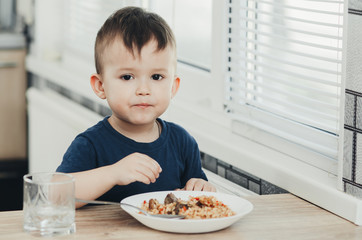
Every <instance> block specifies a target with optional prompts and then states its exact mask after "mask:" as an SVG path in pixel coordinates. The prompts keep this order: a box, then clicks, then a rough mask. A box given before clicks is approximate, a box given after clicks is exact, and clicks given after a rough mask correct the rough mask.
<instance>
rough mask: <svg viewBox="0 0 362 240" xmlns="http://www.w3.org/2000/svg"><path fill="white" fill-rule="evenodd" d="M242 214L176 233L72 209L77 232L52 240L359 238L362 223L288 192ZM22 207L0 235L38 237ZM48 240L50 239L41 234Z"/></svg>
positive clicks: (0, 225) (2, 219)
mask: <svg viewBox="0 0 362 240" xmlns="http://www.w3.org/2000/svg"><path fill="white" fill-rule="evenodd" d="M246 199H248V200H249V201H250V202H252V203H253V205H254V210H253V211H252V212H251V213H249V214H248V215H247V216H245V217H244V218H242V219H241V220H239V221H238V222H236V223H235V224H233V225H232V226H230V227H229V228H226V229H224V230H220V231H217V232H212V233H203V234H175V233H166V232H160V231H156V230H153V229H149V228H147V227H145V226H144V225H142V224H141V223H139V222H138V221H136V220H135V219H133V218H132V217H131V216H130V215H128V214H127V213H126V212H124V211H123V210H122V209H121V208H120V207H117V206H110V205H107V206H89V207H84V208H81V209H79V210H77V212H76V225H77V232H76V233H75V234H72V235H68V236H58V237H55V239H77V240H93V239H94V240H99V239H143V240H152V239H157V240H162V239H182V240H185V239H187V240H191V239H198V240H199V239H208V240H210V239H228V240H229V239H238V240H242V239H258V240H265V239H278V240H282V239H288V240H297V239H303V240H304V239H318V240H323V239H338V240H347V239H362V227H359V226H356V225H354V224H353V223H351V222H348V221H346V220H344V219H342V218H340V217H338V216H336V215H334V214H332V213H330V212H328V211H325V210H323V209H321V208H319V207H317V206H315V205H312V204H310V203H308V202H306V201H304V200H302V199H300V198H298V197H296V196H294V195H291V194H278V195H263V196H250V197H246ZM22 224H23V213H22V211H9V212H0V239H6V240H13V239H14V240H19V239H21V240H25V239H38V240H39V239H41V238H40V237H35V236H32V235H30V234H28V233H25V232H23V229H22ZM44 239H49V238H47V237H46V238H44Z"/></svg>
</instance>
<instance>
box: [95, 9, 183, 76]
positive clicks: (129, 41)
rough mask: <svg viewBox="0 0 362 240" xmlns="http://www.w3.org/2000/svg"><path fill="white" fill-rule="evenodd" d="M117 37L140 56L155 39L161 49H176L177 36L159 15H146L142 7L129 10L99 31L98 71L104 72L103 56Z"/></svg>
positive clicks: (116, 14)
mask: <svg viewBox="0 0 362 240" xmlns="http://www.w3.org/2000/svg"><path fill="white" fill-rule="evenodd" d="M117 37H120V39H122V40H123V44H124V45H125V47H126V48H127V49H128V50H129V51H130V52H132V53H133V54H134V49H136V50H137V53H138V54H139V53H140V52H141V49H142V47H143V46H144V45H145V44H146V43H148V42H149V41H150V40H151V39H153V38H154V39H155V40H156V41H157V43H158V46H157V50H163V49H165V48H166V47H167V46H169V45H170V46H171V47H173V48H175V49H176V41H175V37H174V35H173V33H172V30H171V28H170V27H169V26H168V24H167V23H166V21H165V20H163V19H162V18H161V17H160V16H159V15H157V14H155V13H150V12H146V11H144V10H143V9H141V8H138V7H125V8H122V9H120V10H118V11H116V12H115V13H114V14H112V15H111V16H110V17H109V18H108V19H107V20H106V21H105V23H104V24H103V26H102V27H101V29H100V30H99V31H98V34H97V38H96V42H95V49H94V56H95V65H96V71H97V73H98V74H101V72H102V64H101V62H102V54H103V53H104V50H105V48H106V47H107V46H109V45H110V44H111V43H112V42H113V41H114V40H115V39H116V38H117Z"/></svg>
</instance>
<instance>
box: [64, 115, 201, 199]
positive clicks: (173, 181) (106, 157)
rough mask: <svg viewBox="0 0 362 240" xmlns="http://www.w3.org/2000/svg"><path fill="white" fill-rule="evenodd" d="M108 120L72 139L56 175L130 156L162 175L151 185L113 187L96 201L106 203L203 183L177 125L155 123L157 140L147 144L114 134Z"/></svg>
mask: <svg viewBox="0 0 362 240" xmlns="http://www.w3.org/2000/svg"><path fill="white" fill-rule="evenodd" d="M108 118H109V117H106V118H104V119H103V120H102V121H100V122H98V123H97V124H96V125H94V126H93V127H91V128H89V129H87V130H86V131H85V132H83V133H81V134H79V135H78V136H77V137H76V138H75V139H74V141H73V142H72V143H71V145H70V146H69V148H68V150H67V152H66V153H65V154H64V157H63V161H62V163H61V165H60V166H59V167H58V168H57V172H65V173H72V172H81V171H86V170H90V169H94V168H98V167H102V166H106V165H110V164H113V163H116V162H118V161H119V160H121V159H122V158H124V157H126V156H128V155H129V154H132V153H134V152H139V153H143V154H146V155H148V156H150V157H151V158H153V159H154V160H156V161H157V162H158V163H159V164H160V166H161V168H162V172H161V173H160V176H159V178H157V179H156V182H155V183H150V184H144V183H141V182H133V183H131V184H129V185H125V186H118V185H117V186H114V187H113V188H112V189H111V190H109V191H108V192H107V193H105V194H104V195H103V196H101V197H100V198H99V199H102V200H109V201H120V200H122V199H123V198H125V197H128V196H131V195H134V194H139V193H145V192H151V191H167V190H174V189H176V188H183V187H184V186H185V184H186V182H187V181H188V180H189V179H190V178H202V179H204V180H207V178H206V175H205V173H204V172H203V171H202V169H201V162H200V152H199V148H198V145H197V143H196V141H195V139H194V138H193V137H192V136H191V135H190V134H189V133H188V132H187V131H186V130H185V129H183V128H182V127H180V126H179V125H177V124H174V123H171V122H167V121H164V120H161V119H157V121H159V123H161V126H162V132H161V135H160V137H159V138H158V139H157V140H155V141H154V142H151V143H140V142H136V141H134V140H132V139H130V138H127V137H125V136H123V135H122V134H120V133H119V132H117V131H116V130H115V129H114V128H113V127H112V126H111V125H110V124H109V122H108ZM99 181H102V179H99Z"/></svg>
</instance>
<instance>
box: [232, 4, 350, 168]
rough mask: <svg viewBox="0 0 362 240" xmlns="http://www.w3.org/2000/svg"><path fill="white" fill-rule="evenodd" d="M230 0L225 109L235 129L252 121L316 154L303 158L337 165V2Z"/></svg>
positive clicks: (339, 42) (339, 7)
mask: <svg viewBox="0 0 362 240" xmlns="http://www.w3.org/2000/svg"><path fill="white" fill-rule="evenodd" d="M228 5H229V6H228V14H227V15H228V40H227V51H228V53H227V61H228V62H227V77H226V78H227V79H226V90H225V110H226V112H228V113H229V114H230V115H231V116H232V118H233V119H235V120H236V121H235V122H234V131H236V132H240V131H241V134H245V133H243V130H240V129H243V127H240V125H241V126H243V125H245V124H246V125H248V126H252V127H256V128H258V129H261V130H262V131H265V132H267V133H271V134H273V135H275V136H277V137H280V138H282V139H284V140H286V141H288V142H293V143H295V144H296V145H297V146H301V147H302V148H304V149H306V150H309V151H312V152H315V153H316V156H317V155H318V157H316V158H313V159H312V160H308V159H305V157H304V158H303V157H299V158H301V160H303V161H307V162H308V161H309V163H310V164H313V165H317V166H319V167H322V168H327V169H328V168H329V167H328V166H327V165H328V164H332V165H333V166H335V162H336V160H337V155H338V151H337V150H338V135H339V132H340V129H339V122H338V119H339V114H340V113H339V104H340V91H341V88H340V87H341V78H342V73H341V71H342V38H343V37H342V36H343V28H342V27H343V10H344V7H343V1H308V0H298V1H295V0H280V1H271V0H248V1H236V0H229V3H228ZM238 126H239V127H238ZM244 128H245V127H244ZM251 138H252V137H251ZM254 140H255V139H254ZM256 140H257V141H263V140H262V139H256ZM268 141H269V142H270V139H268ZM278 148H279V149H278V150H280V151H284V150H283V147H282V146H281V145H280V146H279V147H278ZM296 152H298V151H293V153H291V154H294V153H296ZM301 155H303V154H301ZM297 157H298V156H297ZM318 159H323V161H322V160H318ZM318 161H320V162H318ZM331 161H332V162H331ZM331 169H332V167H331ZM334 169H335V167H334ZM335 171H336V169H335V170H334V173H336V172H335Z"/></svg>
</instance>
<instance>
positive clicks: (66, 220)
mask: <svg viewBox="0 0 362 240" xmlns="http://www.w3.org/2000/svg"><path fill="white" fill-rule="evenodd" d="M23 178H24V200H23V212H24V230H25V231H26V232H30V233H32V234H35V235H42V236H55V235H65V234H71V233H74V232H75V230H76V228H75V221H74V219H75V196H74V178H73V176H71V175H70V174H65V173H32V174H27V175H25V176H24V177H23Z"/></svg>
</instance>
